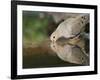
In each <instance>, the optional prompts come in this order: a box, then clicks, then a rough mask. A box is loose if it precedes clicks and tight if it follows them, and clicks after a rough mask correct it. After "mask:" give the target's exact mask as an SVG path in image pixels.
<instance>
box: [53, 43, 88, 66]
mask: <svg viewBox="0 0 100 80" xmlns="http://www.w3.org/2000/svg"><path fill="white" fill-rule="evenodd" d="M51 49H52V50H53V51H54V52H56V54H57V56H58V57H59V58H60V59H61V60H63V61H67V62H70V63H76V64H88V56H86V55H85V54H84V53H83V52H82V50H81V49H80V48H79V47H77V46H73V45H69V44H65V45H58V44H57V43H56V42H52V43H51Z"/></svg>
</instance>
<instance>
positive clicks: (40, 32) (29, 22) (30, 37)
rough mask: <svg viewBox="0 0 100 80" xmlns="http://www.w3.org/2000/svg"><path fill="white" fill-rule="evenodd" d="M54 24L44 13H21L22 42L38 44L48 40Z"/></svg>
mask: <svg viewBox="0 0 100 80" xmlns="http://www.w3.org/2000/svg"><path fill="white" fill-rule="evenodd" d="M54 26H55V23H54V21H53V18H52V17H51V16H50V15H48V13H46V12H38V11H23V42H24V44H27V43H40V42H42V41H44V40H46V39H49V36H50V34H51V33H52V32H53V27H54Z"/></svg>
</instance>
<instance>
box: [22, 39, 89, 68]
mask: <svg viewBox="0 0 100 80" xmlns="http://www.w3.org/2000/svg"><path fill="white" fill-rule="evenodd" d="M86 42H87V41H86ZM77 44H78V45H76V44H75V45H73V44H68V43H66V42H65V43H64V42H63V43H62V42H50V41H44V42H42V43H41V44H32V45H30V46H27V47H23V68H45V67H65V66H66V67H67V66H86V65H89V54H87V53H85V52H88V53H89V50H88V51H84V50H83V49H82V47H83V46H82V45H83V44H85V45H84V46H85V48H86V45H87V44H86V43H84V41H83V42H82V41H79V43H77ZM79 45H81V46H79ZM85 48H84V49H85ZM86 49H87V48H86Z"/></svg>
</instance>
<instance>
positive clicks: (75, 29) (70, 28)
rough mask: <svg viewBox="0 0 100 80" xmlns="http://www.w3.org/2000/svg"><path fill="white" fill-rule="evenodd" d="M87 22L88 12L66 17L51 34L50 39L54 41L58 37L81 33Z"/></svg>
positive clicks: (67, 37)
mask: <svg viewBox="0 0 100 80" xmlns="http://www.w3.org/2000/svg"><path fill="white" fill-rule="evenodd" d="M87 23H89V14H81V15H78V16H76V17H72V18H68V19H66V20H64V21H63V22H61V23H60V24H59V25H58V27H57V29H56V30H55V31H54V32H53V33H52V34H51V36H50V40H51V41H53V42H55V41H57V40H58V39H59V38H60V37H64V38H66V39H69V38H73V37H75V36H76V35H79V34H80V33H81V31H82V30H83V29H84V27H85V25H86V24H87Z"/></svg>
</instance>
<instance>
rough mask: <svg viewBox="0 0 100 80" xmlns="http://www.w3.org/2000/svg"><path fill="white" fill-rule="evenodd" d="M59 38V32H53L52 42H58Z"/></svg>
mask: <svg viewBox="0 0 100 80" xmlns="http://www.w3.org/2000/svg"><path fill="white" fill-rule="evenodd" d="M57 39H58V34H57V32H56V31H55V32H53V33H52V34H51V36H50V40H51V41H52V42H56V41H57Z"/></svg>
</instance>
